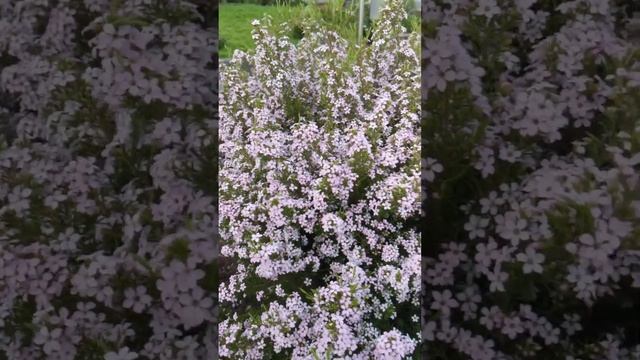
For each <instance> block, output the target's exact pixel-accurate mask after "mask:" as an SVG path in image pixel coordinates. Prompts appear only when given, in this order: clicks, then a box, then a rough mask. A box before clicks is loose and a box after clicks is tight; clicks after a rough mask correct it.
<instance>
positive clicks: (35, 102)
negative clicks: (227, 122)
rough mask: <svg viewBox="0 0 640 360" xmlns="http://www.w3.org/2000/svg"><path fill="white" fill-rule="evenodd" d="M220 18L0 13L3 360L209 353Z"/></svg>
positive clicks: (121, 12)
mask: <svg viewBox="0 0 640 360" xmlns="http://www.w3.org/2000/svg"><path fill="white" fill-rule="evenodd" d="M210 11H211V9H209V8H208V7H206V6H205V5H202V4H196V3H195V2H189V1H145V0H132V1H107V0H83V1H80V0H75V1H74V0H66V1H64V0H62V1H34V0H24V1H11V2H7V1H4V2H2V3H0V32H1V33H2V36H1V37H0V93H1V94H2V97H1V98H0V121H1V122H2V129H3V132H2V139H1V140H2V141H1V145H0V358H1V359H16V360H18V359H19V360H23V359H109V360H116V359H154V360H155V359H185V360H186V359H190V360H191V359H210V358H212V357H213V356H215V354H216V346H215V345H216V332H215V331H214V330H215V311H216V305H215V304H216V302H217V300H216V290H217V269H216V264H215V258H216V255H217V249H216V241H215V240H216V236H217V230H216V223H217V212H216V201H217V187H216V184H215V181H214V179H215V176H216V174H217V163H216V157H217V154H216V142H217V136H216V127H217V123H216V121H215V116H216V111H217V104H216V90H215V89H216V88H217V78H216V71H215V68H214V59H215V52H216V43H215V33H214V32H213V30H212V29H211V28H210V27H209V26H211V25H212V24H211V20H210V19H207V18H205V17H204V16H203V15H204V14H209V13H210ZM207 16H208V15H207ZM213 25H214V24H213Z"/></svg>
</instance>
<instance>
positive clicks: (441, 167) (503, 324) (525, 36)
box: [422, 0, 640, 359]
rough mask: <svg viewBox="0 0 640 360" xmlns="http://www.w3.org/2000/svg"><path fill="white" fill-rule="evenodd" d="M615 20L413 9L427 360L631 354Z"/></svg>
mask: <svg viewBox="0 0 640 360" xmlns="http://www.w3.org/2000/svg"><path fill="white" fill-rule="evenodd" d="M629 13H630V9H629V8H628V5H627V4H626V3H625V2H622V1H620V2H617V1H588V0H577V1H560V2H558V1H544V0H538V1H535V0H482V1H478V2H475V1H473V2H472V1H430V2H427V4H426V5H425V7H424V8H423V19H425V22H424V23H423V31H424V32H425V34H426V35H427V36H426V37H425V39H424V42H423V64H422V65H423V86H424V88H425V89H426V91H424V92H423V107H422V108H423V110H424V112H423V129H422V130H423V132H422V133H423V152H425V153H426V154H428V155H429V159H425V160H424V161H423V176H422V179H423V184H425V187H426V189H427V191H426V196H425V197H426V202H425V203H424V205H423V207H424V209H425V212H426V220H425V229H429V231H428V232H425V233H424V234H430V235H429V236H425V237H424V238H423V242H424V246H423V250H424V253H425V257H424V258H423V267H424V268H423V281H424V285H423V286H424V292H423V295H422V298H423V299H422V301H423V309H422V311H423V320H422V331H423V338H424V339H425V343H424V349H423V351H424V353H425V354H426V355H427V356H428V357H429V358H434V359H437V358H471V359H534V358H535V359H542V358H544V359H638V358H639V357H640V345H639V344H640V337H639V336H638V333H639V332H638V330H639V328H638V323H637V320H636V319H637V318H638V317H640V301H639V299H640V296H639V295H640V242H639V240H638V239H639V238H640V237H639V236H640V192H639V191H638V190H639V188H638V185H639V180H640V179H639V177H638V164H640V123H638V119H637V114H638V113H639V110H640V108H639V107H638V105H637V104H638V103H639V102H638V100H640V91H638V90H639V89H638V87H639V86H640V83H639V82H638V79H639V78H640V77H639V76H640V72H639V71H640V51H639V50H638V48H637V47H634V46H633V45H632V43H631V42H630V40H629V39H628V38H627V34H626V32H625V24H626V21H627V18H628V15H629ZM443 219H447V220H446V224H443V223H442V222H443V221H444V220H443Z"/></svg>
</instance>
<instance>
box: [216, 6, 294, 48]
mask: <svg viewBox="0 0 640 360" xmlns="http://www.w3.org/2000/svg"><path fill="white" fill-rule="evenodd" d="M285 13H286V12H285V11H283V8H282V7H281V6H262V5H255V4H232V3H229V4H220V13H219V16H220V18H219V19H220V23H219V29H220V30H219V31H220V40H221V41H220V42H221V44H220V49H219V53H218V54H219V56H220V58H223V59H226V58H230V57H231V55H233V51H234V50H235V49H240V50H243V51H246V50H249V49H253V48H254V44H253V39H251V30H252V29H253V26H252V25H251V21H253V20H254V19H261V18H262V17H263V16H264V15H265V14H266V15H271V17H272V18H273V22H274V23H278V22H284V21H286V20H287V19H286V17H285Z"/></svg>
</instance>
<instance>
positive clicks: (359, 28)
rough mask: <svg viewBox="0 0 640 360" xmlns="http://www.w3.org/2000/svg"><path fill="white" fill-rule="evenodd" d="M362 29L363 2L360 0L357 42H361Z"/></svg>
mask: <svg viewBox="0 0 640 360" xmlns="http://www.w3.org/2000/svg"><path fill="white" fill-rule="evenodd" d="M363 27H364V0H360V14H359V16H358V41H362V31H363Z"/></svg>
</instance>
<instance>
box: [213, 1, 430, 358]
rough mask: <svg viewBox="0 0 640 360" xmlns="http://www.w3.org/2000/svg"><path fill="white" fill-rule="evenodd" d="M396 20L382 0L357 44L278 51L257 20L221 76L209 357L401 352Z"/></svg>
mask: <svg viewBox="0 0 640 360" xmlns="http://www.w3.org/2000/svg"><path fill="white" fill-rule="evenodd" d="M404 16H405V14H404V11H403V9H402V3H401V2H400V1H390V2H389V5H388V7H386V8H385V10H384V11H383V12H382V14H381V18H380V21H379V22H378V23H377V25H376V28H375V30H374V33H373V35H372V38H371V39H370V44H369V45H366V44H363V45H349V44H348V43H347V42H346V41H345V40H343V39H341V38H340V37H339V36H338V35H337V34H335V33H332V32H329V31H327V30H323V29H315V30H316V31H308V32H307V33H306V34H305V37H304V38H303V39H302V40H301V41H300V43H298V44H297V45H294V44H292V42H291V41H290V40H289V39H287V38H284V37H280V38H279V37H278V36H276V35H273V34H272V33H270V32H269V31H267V30H266V26H264V24H263V25H260V24H258V25H257V27H256V29H255V31H254V39H255V40H256V45H257V47H256V52H255V54H254V55H249V54H245V53H241V52H237V53H236V54H235V55H234V57H233V59H232V60H231V62H230V64H229V66H228V67H224V68H223V69H222V73H221V75H222V89H223V91H222V94H221V97H220V102H221V111H220V124H221V125H220V138H221V143H220V152H221V160H220V161H221V172H220V234H221V245H222V248H221V255H222V256H224V257H226V258H227V259H228V261H229V263H230V267H231V268H232V274H231V276H230V277H229V278H228V279H223V280H224V282H223V283H222V285H221V287H220V299H221V301H222V303H221V311H222V313H221V320H222V321H221V323H220V325H219V330H220V355H221V356H222V357H225V358H235V359H240V358H241V359H263V358H271V357H272V356H279V357H283V356H284V357H286V358H292V359H313V358H317V359H320V358H322V359H324V358H333V359H371V358H374V359H405V358H410V357H411V356H412V355H413V354H414V351H415V350H416V349H417V346H416V345H417V342H418V340H417V339H418V336H419V317H418V316H413V317H411V315H417V314H418V311H419V288H420V255H419V251H420V245H419V241H420V240H419V234H418V233H417V229H416V225H415V220H416V216H417V215H418V214H419V206H420V182H419V180H420V175H419V169H420V156H419V154H420V149H419V145H420V142H419V141H420V140H419V128H418V123H419V117H420V106H419V99H420V82H419V71H420V70H419V53H418V52H417V51H416V49H415V47H416V45H417V36H415V35H417V34H413V35H412V36H411V38H410V39H409V40H404V39H402V38H401V36H400V32H401V30H402V29H401V26H400V24H401V21H402V19H403V18H404ZM267 25H268V24H267ZM407 315H409V316H407ZM409 318H411V319H409Z"/></svg>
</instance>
